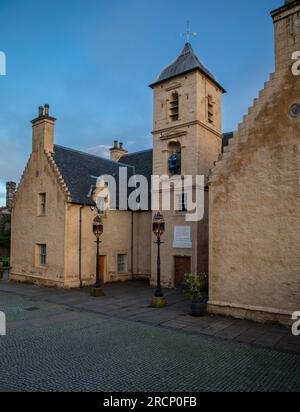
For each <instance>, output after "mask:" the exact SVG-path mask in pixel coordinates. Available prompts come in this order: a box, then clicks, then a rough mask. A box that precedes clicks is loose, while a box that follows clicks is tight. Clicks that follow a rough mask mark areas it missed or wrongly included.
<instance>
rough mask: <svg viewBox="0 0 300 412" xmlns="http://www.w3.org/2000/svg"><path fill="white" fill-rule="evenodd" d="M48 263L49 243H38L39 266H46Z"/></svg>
mask: <svg viewBox="0 0 300 412" xmlns="http://www.w3.org/2000/svg"><path fill="white" fill-rule="evenodd" d="M46 264H47V245H45V244H38V245H37V266H46Z"/></svg>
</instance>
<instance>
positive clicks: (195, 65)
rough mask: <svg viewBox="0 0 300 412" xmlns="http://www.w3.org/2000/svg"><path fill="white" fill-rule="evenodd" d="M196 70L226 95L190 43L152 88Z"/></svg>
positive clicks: (164, 70) (161, 74)
mask: <svg viewBox="0 0 300 412" xmlns="http://www.w3.org/2000/svg"><path fill="white" fill-rule="evenodd" d="M194 70H200V72H201V73H203V74H205V75H206V76H207V77H208V78H209V79H210V80H211V81H212V82H213V83H214V84H216V85H217V86H218V87H219V88H220V89H221V90H222V91H223V92H224V93H225V90H224V88H223V87H222V86H221V85H220V84H219V83H218V82H217V80H216V78H215V77H214V76H213V75H212V74H211V73H210V72H209V71H208V70H207V68H206V67H205V66H203V64H202V63H201V62H200V60H199V59H198V57H197V56H196V54H195V53H194V50H193V48H192V46H191V44H190V43H186V44H185V46H184V49H183V51H182V52H181V54H180V55H179V56H178V57H177V59H176V60H175V61H174V62H173V63H171V64H170V65H169V66H167V67H166V68H165V69H163V70H162V71H161V73H160V74H159V76H158V78H157V79H156V80H155V82H154V83H152V84H151V85H150V87H153V86H155V85H157V84H160V83H162V82H164V81H166V80H169V79H172V78H174V77H177V76H179V75H182V74H186V73H188V72H191V71H194Z"/></svg>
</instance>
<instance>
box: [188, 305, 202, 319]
mask: <svg viewBox="0 0 300 412" xmlns="http://www.w3.org/2000/svg"><path fill="white" fill-rule="evenodd" d="M190 315H191V316H199V317H200V316H204V312H203V309H202V304H201V302H191V313H190Z"/></svg>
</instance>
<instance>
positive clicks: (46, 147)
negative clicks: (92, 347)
mask: <svg viewBox="0 0 300 412" xmlns="http://www.w3.org/2000/svg"><path fill="white" fill-rule="evenodd" d="M49 110H50V106H49V104H45V106H44V107H43V106H39V110H38V117H37V118H36V119H34V120H32V121H31V123H32V153H40V152H44V151H46V152H51V153H53V146H54V125H55V121H56V119H55V118H54V117H51V116H50V115H49Z"/></svg>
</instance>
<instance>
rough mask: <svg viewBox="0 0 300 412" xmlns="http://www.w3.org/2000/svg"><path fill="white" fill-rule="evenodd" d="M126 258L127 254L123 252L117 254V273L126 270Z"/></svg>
mask: <svg viewBox="0 0 300 412" xmlns="http://www.w3.org/2000/svg"><path fill="white" fill-rule="evenodd" d="M126 260H127V255H124V254H119V255H118V258H117V264H118V273H125V272H126Z"/></svg>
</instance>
